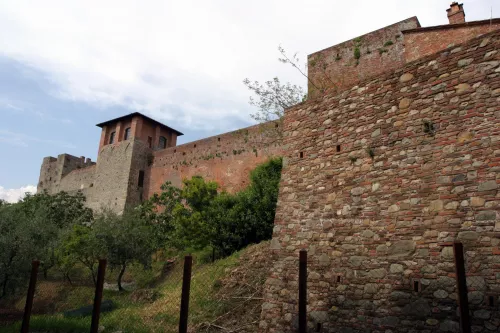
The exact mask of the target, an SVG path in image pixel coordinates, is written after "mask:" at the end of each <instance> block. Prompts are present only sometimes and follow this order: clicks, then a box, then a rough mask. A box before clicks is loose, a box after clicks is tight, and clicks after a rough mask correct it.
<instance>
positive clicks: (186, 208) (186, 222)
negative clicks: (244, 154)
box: [172, 176, 218, 249]
mask: <svg viewBox="0 0 500 333" xmlns="http://www.w3.org/2000/svg"><path fill="white" fill-rule="evenodd" d="M182 185H183V188H182V191H181V198H182V200H183V204H178V205H177V206H176V207H175V208H174V211H173V213H174V216H175V219H174V221H175V230H174V234H175V236H174V237H173V241H172V244H173V245H174V246H176V247H178V248H186V247H193V248H195V249H202V248H204V247H207V246H211V245H212V241H211V239H212V237H211V236H212V233H213V232H212V229H211V228H212V226H211V225H210V224H209V223H208V220H207V211H208V208H209V207H210V205H211V204H212V201H213V200H214V199H215V198H216V197H217V189H218V185H217V183H216V182H213V181H208V182H206V181H205V180H204V179H203V177H201V176H194V177H192V178H191V179H184V180H183V181H182Z"/></svg>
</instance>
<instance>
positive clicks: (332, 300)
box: [260, 30, 500, 332]
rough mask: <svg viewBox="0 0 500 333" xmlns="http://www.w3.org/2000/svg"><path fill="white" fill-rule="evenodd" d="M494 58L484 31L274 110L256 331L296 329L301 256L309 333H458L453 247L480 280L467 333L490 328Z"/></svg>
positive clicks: (499, 82) (496, 154)
mask: <svg viewBox="0 0 500 333" xmlns="http://www.w3.org/2000/svg"><path fill="white" fill-rule="evenodd" d="M499 46H500V30H497V31H494V32H492V33H489V34H486V35H483V36H480V37H477V38H475V39H472V40H471V41H469V42H467V43H464V44H462V45H456V46H454V47H451V48H448V49H446V50H443V51H440V52H438V53H435V54H432V55H430V56H427V57H424V58H422V59H419V60H417V61H414V62H411V63H409V64H407V65H406V66H404V67H402V68H400V69H397V70H391V71H389V72H387V73H384V74H382V75H380V76H378V77H376V78H373V79H370V80H366V81H364V82H361V83H359V84H357V85H356V86H353V87H351V88H350V89H347V90H344V91H342V92H340V93H338V94H326V95H323V96H321V97H320V98H318V99H316V100H311V101H307V102H305V103H301V104H299V105H296V106H294V107H292V108H290V109H288V110H286V112H285V119H284V132H285V133H284V135H285V136H284V144H285V146H287V149H286V150H285V151H284V154H285V163H284V168H283V172H282V177H281V184H280V193H279V199H278V207H277V213H276V220H275V227H274V233H273V239H272V243H271V246H272V248H273V250H274V255H275V263H274V265H273V267H272V268H271V269H270V275H269V278H268V279H267V281H266V288H265V293H264V297H265V300H264V304H263V306H262V315H261V322H260V330H261V331H262V332H294V331H296V330H297V321H298V318H297V314H298V308H297V299H298V281H297V279H298V254H299V250H300V249H306V250H307V251H308V255H309V261H308V282H307V283H308V293H307V297H308V307H307V310H308V324H309V328H310V331H311V332H313V331H317V328H318V327H319V328H320V331H321V332H383V331H385V332H415V331H422V332H434V331H440V332H458V322H457V321H456V318H457V315H456V312H455V310H456V307H453V306H452V304H456V291H455V287H454V286H455V280H454V278H453V276H454V275H453V274H454V265H453V262H452V260H453V259H452V257H453V253H452V252H451V253H450V248H449V247H442V246H440V245H441V244H443V243H445V242H450V241H454V240H460V241H462V242H463V243H464V247H465V251H466V253H465V255H466V263H467V267H466V268H467V274H468V275H474V276H475V277H476V278H477V279H480V280H481V281H482V284H481V286H480V287H476V288H470V289H469V298H470V299H473V302H474V304H475V306H476V307H475V308H473V314H472V316H473V325H474V326H473V329H474V331H475V332H486V331H488V332H489V331H490V330H494V331H495V330H498V327H499V324H500V318H499V317H498V316H499V312H498V311H494V312H493V311H490V310H491V308H488V305H487V304H485V302H486V298H487V297H486V296H487V295H493V297H494V298H495V300H496V301H498V297H499V295H500V255H499V254H500V192H499V188H500V66H499V65H500V52H499ZM415 286H418V288H415ZM469 287H470V286H469ZM318 324H320V325H318Z"/></svg>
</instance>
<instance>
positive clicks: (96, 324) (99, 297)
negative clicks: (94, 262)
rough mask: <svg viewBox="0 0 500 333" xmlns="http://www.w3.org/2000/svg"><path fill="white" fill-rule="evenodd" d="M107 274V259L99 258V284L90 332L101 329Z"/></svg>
mask: <svg viewBox="0 0 500 333" xmlns="http://www.w3.org/2000/svg"><path fill="white" fill-rule="evenodd" d="M105 274H106V259H99V268H98V270H97V284H96V286H95V296H94V307H93V308H92V323H91V324H90V333H97V332H98V330H99V316H100V314H101V301H102V289H103V287H104V275H105Z"/></svg>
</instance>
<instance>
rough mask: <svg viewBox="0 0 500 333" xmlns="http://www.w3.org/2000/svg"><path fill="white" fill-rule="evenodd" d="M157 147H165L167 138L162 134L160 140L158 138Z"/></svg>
mask: <svg viewBox="0 0 500 333" xmlns="http://www.w3.org/2000/svg"><path fill="white" fill-rule="evenodd" d="M158 148H160V149H165V148H167V138H165V137H164V136H160V140H158Z"/></svg>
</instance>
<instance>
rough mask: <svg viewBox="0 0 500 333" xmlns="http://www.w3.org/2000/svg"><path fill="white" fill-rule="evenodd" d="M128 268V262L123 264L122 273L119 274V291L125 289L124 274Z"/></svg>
mask: <svg viewBox="0 0 500 333" xmlns="http://www.w3.org/2000/svg"><path fill="white" fill-rule="evenodd" d="M126 268H127V264H123V265H122V268H121V269H120V274H118V290H119V291H122V290H125V289H123V287H122V277H123V274H124V273H125V269H126Z"/></svg>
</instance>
